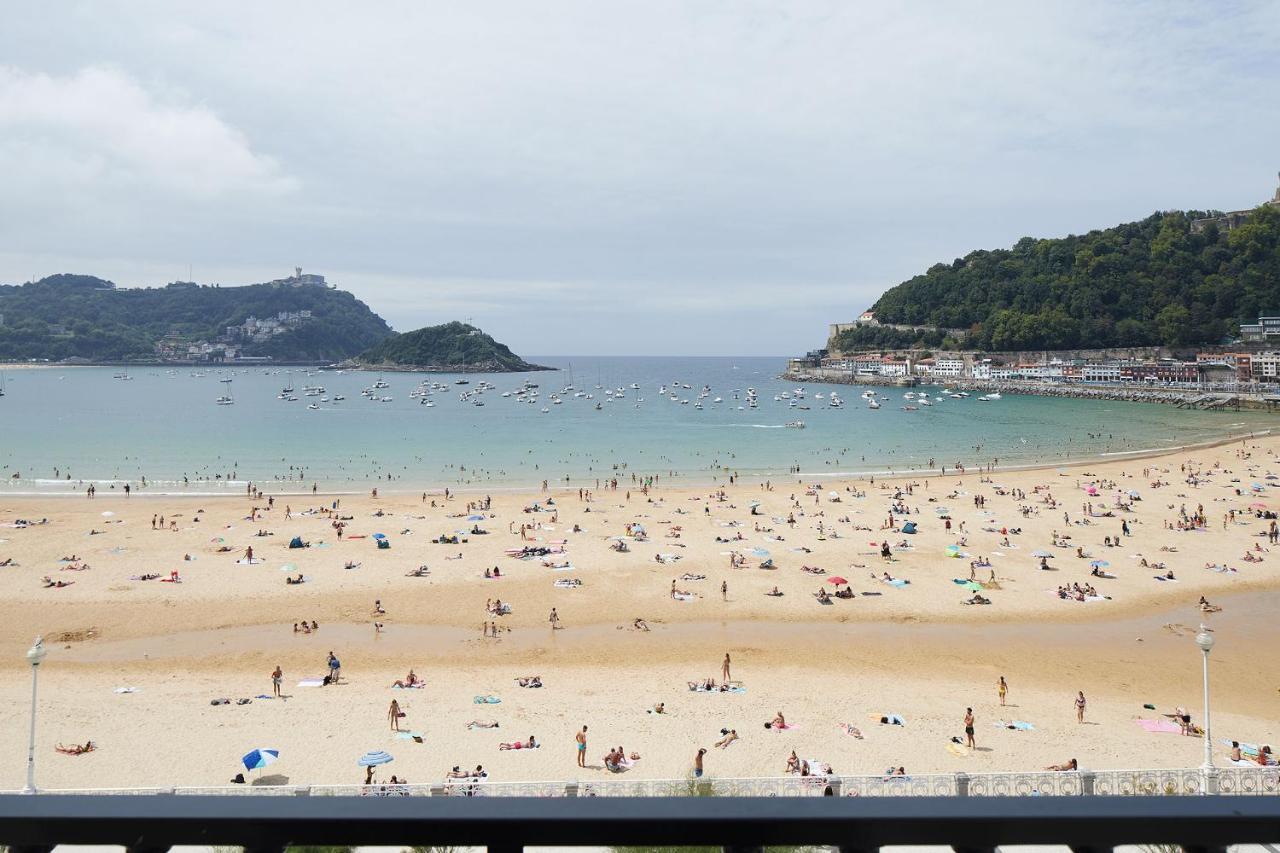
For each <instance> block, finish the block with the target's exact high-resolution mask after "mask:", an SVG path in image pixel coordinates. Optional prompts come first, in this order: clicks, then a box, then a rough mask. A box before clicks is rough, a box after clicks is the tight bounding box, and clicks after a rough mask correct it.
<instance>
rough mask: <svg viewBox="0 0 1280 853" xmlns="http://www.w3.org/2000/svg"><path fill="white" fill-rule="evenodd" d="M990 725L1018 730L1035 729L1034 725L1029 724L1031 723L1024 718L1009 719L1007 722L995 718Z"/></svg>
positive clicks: (1027, 730)
mask: <svg viewBox="0 0 1280 853" xmlns="http://www.w3.org/2000/svg"><path fill="white" fill-rule="evenodd" d="M991 725H993V726H995V727H996V728H998V729H1014V730H1016V731H1020V732H1030V731H1034V730H1035V726H1033V725H1031V723H1028V722H1026V721H1025V720H1010V721H1009V722H1005V721H1004V720H996V721H995V722H994V723H992V724H991Z"/></svg>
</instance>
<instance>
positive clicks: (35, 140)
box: [0, 66, 296, 200]
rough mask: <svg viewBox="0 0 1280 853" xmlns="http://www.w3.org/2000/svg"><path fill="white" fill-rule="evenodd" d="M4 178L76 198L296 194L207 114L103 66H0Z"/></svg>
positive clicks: (274, 167) (270, 164)
mask: <svg viewBox="0 0 1280 853" xmlns="http://www.w3.org/2000/svg"><path fill="white" fill-rule="evenodd" d="M0 169H2V170H3V171H4V172H5V174H6V175H8V176H10V178H13V179H22V178H23V177H24V176H25V178H26V179H27V180H28V181H32V180H34V179H37V178H38V179H39V180H45V181H51V182H52V185H53V186H59V187H62V188H64V189H69V190H87V191H95V192H97V191H104V190H105V191H116V192H120V191H137V190H155V191H160V192H164V193H172V194H176V195H178V196H181V197H185V198H189V199H195V200H207V199H212V198H217V197H220V196H224V195H227V194H230V193H240V192H249V193H266V194H279V193H283V192H287V191H290V190H292V189H294V188H296V181H295V180H294V179H292V178H290V177H288V176H286V175H284V174H283V172H282V171H281V169H280V166H279V165H278V164H277V163H276V162H275V160H273V159H272V158H271V157H268V156H266V155H263V154H260V153H257V152H255V151H254V150H253V149H252V148H251V146H250V144H249V140H248V139H247V138H246V136H245V135H244V134H243V133H242V132H240V131H239V130H237V129H236V128H234V127H231V126H229V125H228V124H226V123H225V122H224V121H222V120H221V119H220V118H219V117H218V116H217V114H215V113H214V112H213V111H212V110H210V109H209V108H208V107H206V106H204V105H201V104H194V103H188V102H185V100H184V99H182V98H180V97H168V98H162V97H158V96H157V95H155V94H153V93H152V92H150V91H148V90H147V89H145V88H144V87H143V86H142V85H140V84H139V83H138V82H137V81H136V80H135V79H133V78H132V77H130V76H129V75H128V74H126V73H124V72H123V71H120V70H118V69H115V68H110V67H101V66H95V67H91V68H85V69H83V70H81V71H79V72H77V73H74V74H70V75H66V76H54V75H51V74H46V73H38V72H37V73H31V72H27V71H23V70H21V69H18V68H13V67H5V66H0Z"/></svg>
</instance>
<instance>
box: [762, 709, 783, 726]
mask: <svg viewBox="0 0 1280 853" xmlns="http://www.w3.org/2000/svg"><path fill="white" fill-rule="evenodd" d="M786 727H787V718H786V717H784V716H782V712H781V711H778V712H777V713H776V714H775V715H774V717H773V719H772V720H771V721H770V722H769V725H768V726H766V727H765V728H772V729H785V728H786Z"/></svg>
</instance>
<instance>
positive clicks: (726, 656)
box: [720, 652, 730, 685]
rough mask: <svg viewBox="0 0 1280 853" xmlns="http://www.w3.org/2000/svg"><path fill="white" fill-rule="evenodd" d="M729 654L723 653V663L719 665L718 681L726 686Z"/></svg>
mask: <svg viewBox="0 0 1280 853" xmlns="http://www.w3.org/2000/svg"><path fill="white" fill-rule="evenodd" d="M729 664H730V661H729V653H728V652H725V653H724V663H722V664H720V680H721V681H723V682H724V683H725V684H726V685H727V684H728V683H729V680H730V679H729Z"/></svg>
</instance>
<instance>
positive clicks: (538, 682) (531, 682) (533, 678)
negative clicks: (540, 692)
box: [516, 675, 542, 687]
mask: <svg viewBox="0 0 1280 853" xmlns="http://www.w3.org/2000/svg"><path fill="white" fill-rule="evenodd" d="M516 684H518V685H520V686H521V687H541V686H542V676H540V675H527V676H524V677H523V678H517V679H516Z"/></svg>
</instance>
